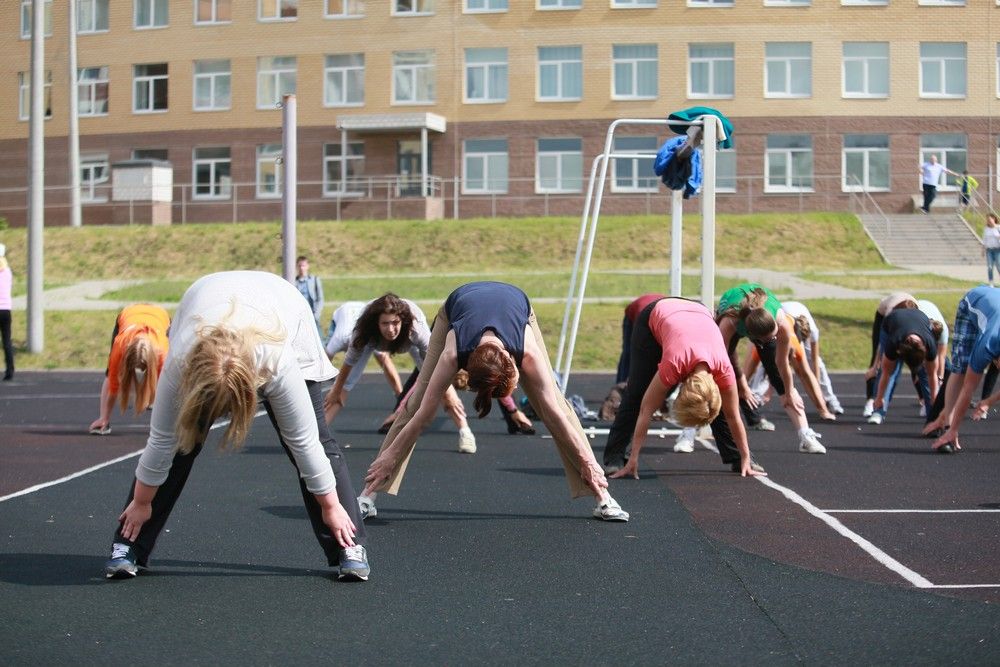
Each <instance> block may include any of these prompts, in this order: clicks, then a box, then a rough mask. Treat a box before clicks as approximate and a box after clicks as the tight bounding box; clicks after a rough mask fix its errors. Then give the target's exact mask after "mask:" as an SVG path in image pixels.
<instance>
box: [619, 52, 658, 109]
mask: <svg viewBox="0 0 1000 667" xmlns="http://www.w3.org/2000/svg"><path fill="white" fill-rule="evenodd" d="M611 49H612V57H613V58H614V82H613V83H612V86H613V88H612V92H611V98H612V99H616V100H649V99H655V98H656V94H657V90H658V85H657V71H658V69H657V50H656V44H615V45H613V46H612V47H611Z"/></svg>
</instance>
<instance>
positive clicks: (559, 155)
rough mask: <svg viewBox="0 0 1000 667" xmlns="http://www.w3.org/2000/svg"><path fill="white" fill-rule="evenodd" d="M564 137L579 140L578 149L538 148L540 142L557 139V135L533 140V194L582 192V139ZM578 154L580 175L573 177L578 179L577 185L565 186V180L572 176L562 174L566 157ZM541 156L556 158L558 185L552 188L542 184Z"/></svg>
mask: <svg viewBox="0 0 1000 667" xmlns="http://www.w3.org/2000/svg"><path fill="white" fill-rule="evenodd" d="M563 138H565V139H574V140H577V141H579V142H580V150H578V151H576V150H573V151H570V150H559V151H553V150H547V151H542V150H541V148H540V143H541V142H542V141H545V140H548V139H557V137H544V138H539V139H536V140H535V194H540V195H541V194H579V193H581V192H583V140H582V139H578V138H577V137H563ZM575 156H579V158H580V175H579V176H578V177H575V178H577V179H578V181H579V187H576V188H573V187H567V186H566V181H567V180H569V179H571V178H574V177H571V176H567V175H566V174H564V173H563V172H564V169H565V168H566V166H567V165H566V163H565V161H566V158H570V157H575ZM543 158H555V160H556V172H557V176H556V181H557V182H558V185H557V186H556V187H554V188H546V187H544V186H543V185H542V159H543Z"/></svg>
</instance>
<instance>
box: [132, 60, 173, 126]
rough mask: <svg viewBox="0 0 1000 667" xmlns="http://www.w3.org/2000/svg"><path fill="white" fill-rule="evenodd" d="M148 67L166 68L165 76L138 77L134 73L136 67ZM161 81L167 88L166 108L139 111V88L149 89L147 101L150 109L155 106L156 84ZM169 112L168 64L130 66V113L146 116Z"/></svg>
mask: <svg viewBox="0 0 1000 667" xmlns="http://www.w3.org/2000/svg"><path fill="white" fill-rule="evenodd" d="M149 65H164V66H165V67H166V68H167V73H166V74H144V75H142V76H138V75H137V74H136V73H135V72H136V69H135V68H136V67H146V66H149ZM157 81H163V82H164V85H166V86H167V106H166V107H165V108H163V109H156V108H149V109H140V108H138V106H137V104H138V102H139V94H138V93H139V86H140V85H145V86H148V88H149V93H148V99H149V103H150V105H151V107H152V106H153V105H155V104H156V95H155V90H156V82H157ZM169 110H170V65H169V64H168V63H142V64H139V65H132V113H138V114H147V113H167V111H169Z"/></svg>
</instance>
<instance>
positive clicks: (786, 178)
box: [764, 134, 813, 192]
mask: <svg viewBox="0 0 1000 667" xmlns="http://www.w3.org/2000/svg"><path fill="white" fill-rule="evenodd" d="M764 163H765V164H764V170H765V172H766V173H767V182H766V184H765V186H764V191H765V192H810V191H812V187H813V150H812V137H810V136H809V135H808V134H770V135H768V137H767V152H766V153H765V155H764Z"/></svg>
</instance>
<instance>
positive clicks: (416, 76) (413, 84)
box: [392, 49, 437, 105]
mask: <svg viewBox="0 0 1000 667" xmlns="http://www.w3.org/2000/svg"><path fill="white" fill-rule="evenodd" d="M416 54H423V55H424V56H426V58H427V59H426V61H425V62H414V63H400V62H398V61H397V59H399V58H406V57H410V56H412V57H416ZM436 62H437V54H436V53H435V52H434V51H433V50H432V49H416V50H412V51H394V52H393V54H392V104H393V105H419V104H434V102H435V101H436V100H435V98H436V97H437V77H436V71H435V67H436ZM401 77H405V78H407V79H408V80H409V83H410V89H411V90H412V91H413V97H412V98H410V99H401V98H400V90H399V89H400V86H399V85H398V84H397V81H398V80H399V79H400V78H401ZM421 84H424V85H421ZM422 87H426V88H427V90H425V91H423V92H424V93H427V94H428V96H427V97H420V96H419V95H421V90H420V89H421V88H422Z"/></svg>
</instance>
